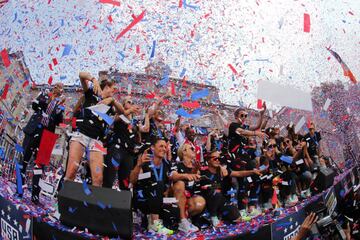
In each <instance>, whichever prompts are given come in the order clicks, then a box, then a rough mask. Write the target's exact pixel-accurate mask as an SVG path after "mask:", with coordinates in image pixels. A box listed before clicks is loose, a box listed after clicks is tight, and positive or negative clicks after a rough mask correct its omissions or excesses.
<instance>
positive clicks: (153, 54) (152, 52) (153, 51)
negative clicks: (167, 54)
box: [150, 41, 156, 59]
mask: <svg viewBox="0 0 360 240" xmlns="http://www.w3.org/2000/svg"><path fill="white" fill-rule="evenodd" d="M155 48H156V41H153V45H152V49H151V54H150V59H151V58H154V56H155Z"/></svg>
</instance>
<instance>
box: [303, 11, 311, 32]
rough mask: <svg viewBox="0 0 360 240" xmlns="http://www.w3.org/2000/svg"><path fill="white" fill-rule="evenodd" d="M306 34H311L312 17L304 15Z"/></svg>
mask: <svg viewBox="0 0 360 240" xmlns="http://www.w3.org/2000/svg"><path fill="white" fill-rule="evenodd" d="M304 32H310V15H309V14H307V13H304Z"/></svg>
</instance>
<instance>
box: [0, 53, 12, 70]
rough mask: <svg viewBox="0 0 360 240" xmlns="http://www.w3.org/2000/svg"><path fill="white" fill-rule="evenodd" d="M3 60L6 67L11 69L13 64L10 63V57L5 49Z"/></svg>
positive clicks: (2, 55)
mask: <svg viewBox="0 0 360 240" xmlns="http://www.w3.org/2000/svg"><path fill="white" fill-rule="evenodd" d="M1 58H2V61H3V63H4V66H5V67H9V66H10V64H11V62H10V59H9V55H8V52H7V50H6V49H3V50H2V51H1Z"/></svg>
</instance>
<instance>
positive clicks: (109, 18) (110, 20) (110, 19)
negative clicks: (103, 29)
mask: <svg viewBox="0 0 360 240" xmlns="http://www.w3.org/2000/svg"><path fill="white" fill-rule="evenodd" d="M108 20H109V22H110V23H112V22H113V19H112V17H111V15H109V16H108Z"/></svg>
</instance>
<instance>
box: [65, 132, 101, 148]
mask: <svg viewBox="0 0 360 240" xmlns="http://www.w3.org/2000/svg"><path fill="white" fill-rule="evenodd" d="M72 141H74V142H78V143H80V144H81V145H83V146H84V147H87V148H88V149H89V151H93V152H104V146H103V143H102V142H101V141H99V140H96V139H93V138H90V137H88V136H86V135H85V134H83V133H81V132H74V133H72V135H71V139H70V143H71V142H72Z"/></svg>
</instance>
